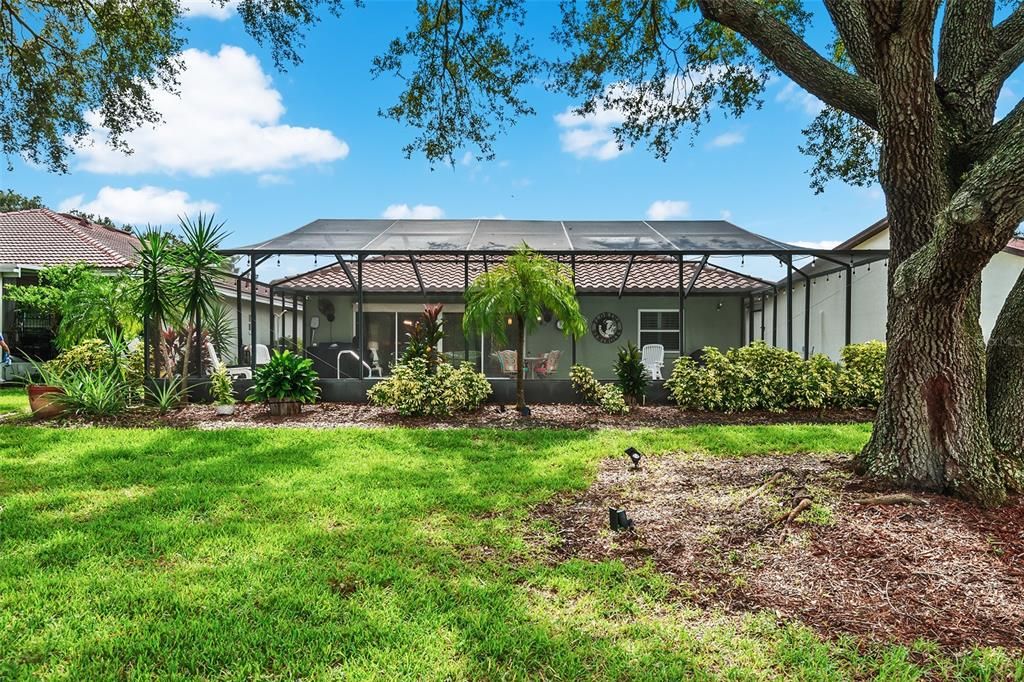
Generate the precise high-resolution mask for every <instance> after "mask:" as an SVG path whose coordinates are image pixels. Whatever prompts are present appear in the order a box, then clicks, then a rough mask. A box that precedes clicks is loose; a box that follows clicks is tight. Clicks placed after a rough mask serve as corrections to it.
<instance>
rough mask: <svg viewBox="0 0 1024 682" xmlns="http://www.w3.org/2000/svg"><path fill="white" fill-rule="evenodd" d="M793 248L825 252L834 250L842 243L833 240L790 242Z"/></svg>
mask: <svg viewBox="0 0 1024 682" xmlns="http://www.w3.org/2000/svg"><path fill="white" fill-rule="evenodd" d="M791 243H792V244H793V246H800V247H803V248H805V249H813V250H815V251H827V250H828V249H834V248H836V247H837V246H839V244H841V243H842V242H840V241H838V240H835V239H823V240H822V241H820V242H803V241H801V242H791Z"/></svg>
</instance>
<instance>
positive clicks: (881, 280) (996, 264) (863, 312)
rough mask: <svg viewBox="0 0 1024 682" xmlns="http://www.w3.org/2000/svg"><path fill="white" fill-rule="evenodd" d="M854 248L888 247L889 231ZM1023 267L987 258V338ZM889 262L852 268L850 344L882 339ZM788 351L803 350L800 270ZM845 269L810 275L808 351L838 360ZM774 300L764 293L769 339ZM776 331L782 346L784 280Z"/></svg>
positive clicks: (1008, 256)
mask: <svg viewBox="0 0 1024 682" xmlns="http://www.w3.org/2000/svg"><path fill="white" fill-rule="evenodd" d="M855 248H857V249H888V248H889V231H888V230H882V231H881V232H879V233H878V234H876V235H873V236H872V237H870V238H868V239H866V240H864V241H863V242H861V243H860V244H858V245H857V246H856V247H855ZM1022 270H1024V258H1022V257H1021V256H1018V255H1015V254H1013V253H1010V252H1007V251H1001V252H1000V253H998V254H996V255H995V257H993V258H992V260H991V262H989V264H988V266H986V267H985V269H984V271H983V272H982V275H981V329H982V333H983V334H984V335H985V339H986V340H987V339H988V337H989V334H990V333H991V332H992V327H993V326H994V325H995V322H996V318H997V317H998V315H999V311H1000V310H1001V309H1002V305H1003V302H1004V301H1005V300H1006V296H1007V294H1008V293H1009V292H1010V289H1011V288H1012V287H1013V285H1014V283H1015V282H1016V280H1017V277H1018V276H1019V275H1020V273H1021V271H1022ZM888 276H889V268H888V261H887V260H883V261H877V262H875V263H871V264H870V265H862V266H858V267H856V268H854V269H853V308H852V310H853V314H852V320H851V328H850V337H851V341H852V342H853V343H861V342H864V341H872V340H876V339H877V340H884V339H885V324H886V319H887V314H888V297H887V294H886V289H887V285H888ZM793 282H794V286H793V350H795V351H797V352H799V353H803V349H804V345H805V343H807V342H808V340H805V339H804V296H805V293H806V289H805V284H804V282H803V281H802V278H801V277H800V275H796V276H795V277H794V279H793ZM845 287H846V274H845V273H832V274H830V275H827V276H816V277H814V278H812V284H811V325H810V338H809V344H810V352H811V354H814V353H825V354H826V355H828V356H830V357H832V358H834V359H839V353H840V351H841V350H842V348H843V346H844V345H845V316H846V291H845ZM774 304H775V301H773V300H772V297H770V296H769V297H768V300H767V301H766V303H765V329H766V331H765V338H766V340H767V341H768V342H769V343H770V342H771V338H772V306H773V305H774ZM777 304H778V307H779V310H778V325H779V329H778V336H777V345H778V346H779V347H782V348H785V347H786V306H787V304H788V296H787V292H786V290H785V284H784V283H783V284H782V285H781V286H780V287H779V297H778V301H777ZM755 319H756V326H757V327H758V334H759V325H760V313H756V314H755Z"/></svg>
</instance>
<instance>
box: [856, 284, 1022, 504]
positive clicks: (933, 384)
mask: <svg viewBox="0 0 1024 682" xmlns="http://www.w3.org/2000/svg"><path fill="white" fill-rule="evenodd" d="M976 292H977V287H976V286H974V285H968V286H967V287H966V288H965V289H964V290H963V291H961V292H960V295H959V296H956V297H952V298H950V299H947V300H942V299H923V298H918V299H917V300H910V301H908V300H899V299H898V298H896V297H894V296H893V294H892V293H890V301H889V305H890V307H889V325H888V344H889V346H888V355H887V358H886V388H885V396H884V398H883V400H882V404H881V406H880V407H879V410H878V416H877V418H876V421H875V428H874V431H873V432H872V435H871V439H870V441H869V442H868V444H867V446H866V447H865V448H864V450H863V452H861V454H860V457H859V458H858V469H859V471H860V473H864V474H868V475H871V476H875V477H880V478H885V479H888V480H890V481H893V482H895V483H896V484H898V485H900V486H901V487H906V488H912V489H918V490H930V491H934V492H940V493H950V494H955V495H958V496H961V497H965V498H968V499H972V500H977V501H979V502H981V503H982V504H986V505H995V504H999V503H1000V502H1002V501H1003V499H1004V498H1005V485H1004V482H1003V477H1002V474H1001V471H1000V467H999V466H998V465H997V459H996V454H995V450H994V449H993V447H992V445H991V441H990V439H989V430H988V422H987V420H986V416H985V414H986V413H985V348H984V345H983V343H982V338H981V330H980V327H979V326H978V323H977V319H978V318H977V314H976V311H977V293H976ZM894 298H896V300H893V299H894ZM971 311H975V314H971Z"/></svg>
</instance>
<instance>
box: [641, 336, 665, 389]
mask: <svg viewBox="0 0 1024 682" xmlns="http://www.w3.org/2000/svg"><path fill="white" fill-rule="evenodd" d="M640 362H642V363H643V365H644V367H646V368H647V373H648V374H650V375H651V378H652V379H656V380H660V379H662V376H661V368H662V367H664V366H665V346H663V345H661V344H660V343H648V344H646V345H645V346H644V347H643V348H641V349H640Z"/></svg>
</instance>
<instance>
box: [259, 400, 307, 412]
mask: <svg viewBox="0 0 1024 682" xmlns="http://www.w3.org/2000/svg"><path fill="white" fill-rule="evenodd" d="M267 404H268V405H270V414H271V416H273V417H289V416H291V415H295V414H299V413H301V412H302V403H300V402H299V401H297V400H288V399H286V398H271V399H269V400H268V401H267Z"/></svg>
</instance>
